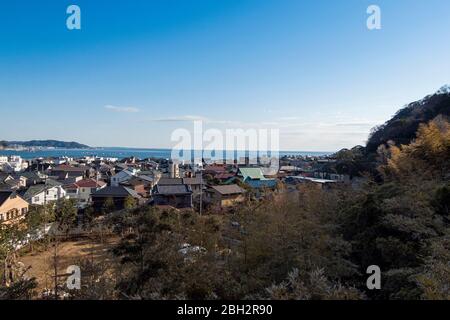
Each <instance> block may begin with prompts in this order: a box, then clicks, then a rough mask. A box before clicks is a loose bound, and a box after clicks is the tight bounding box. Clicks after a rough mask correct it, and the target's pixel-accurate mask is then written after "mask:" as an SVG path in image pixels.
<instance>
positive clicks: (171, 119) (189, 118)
mask: <svg viewBox="0 0 450 320" xmlns="http://www.w3.org/2000/svg"><path fill="white" fill-rule="evenodd" d="M151 121H155V122H186V121H204V122H208V121H209V119H207V118H205V117H201V116H191V115H185V116H177V117H166V118H157V119H151Z"/></svg>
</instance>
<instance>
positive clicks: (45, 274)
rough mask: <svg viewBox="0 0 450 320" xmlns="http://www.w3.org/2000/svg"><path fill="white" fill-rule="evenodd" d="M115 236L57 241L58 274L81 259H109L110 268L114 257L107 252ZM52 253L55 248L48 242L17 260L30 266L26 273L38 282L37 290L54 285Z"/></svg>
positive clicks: (115, 240) (116, 240)
mask: <svg viewBox="0 0 450 320" xmlns="http://www.w3.org/2000/svg"><path fill="white" fill-rule="evenodd" d="M117 242H118V239H117V238H107V239H103V241H100V239H90V238H83V239H80V240H73V241H66V242H59V243H58V244H57V246H56V252H57V266H58V268H57V269H58V274H65V273H66V269H67V267H69V266H70V265H76V264H77V263H78V262H79V261H80V260H81V259H92V260H93V261H109V262H111V268H113V265H114V258H113V256H112V254H111V253H110V252H109V249H111V248H112V247H113V246H114V245H115V244H117ZM54 253H55V248H54V246H53V244H50V245H49V246H48V248H47V249H46V248H45V247H44V246H41V247H40V248H36V249H35V250H34V252H28V253H24V254H23V255H22V256H21V257H20V258H19V261H20V262H22V263H23V264H24V265H25V267H31V268H30V269H29V270H28V271H27V273H26V275H27V276H28V277H34V278H36V280H37V282H38V288H37V290H38V292H42V291H43V290H44V289H46V288H52V287H53V285H54V282H53V279H54V278H53V277H54V261H55V259H54Z"/></svg>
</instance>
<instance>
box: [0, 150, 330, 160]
mask: <svg viewBox="0 0 450 320" xmlns="http://www.w3.org/2000/svg"><path fill="white" fill-rule="evenodd" d="M171 153H172V150H171V149H139V148H91V149H45V150H35V151H29V150H21V151H17V150H0V156H11V155H15V156H20V157H22V158H23V159H33V158H41V157H42V158H48V157H54V158H57V157H70V158H82V157H86V156H96V157H104V158H119V159H123V158H127V157H133V156H134V157H136V158H139V159H146V158H159V159H169V158H171ZM332 153H333V152H313V151H280V152H279V155H280V157H281V156H285V155H289V156H326V155H330V154H332ZM236 154H237V157H243V156H245V155H248V156H249V157H255V155H256V152H247V153H246V152H245V151H238V152H237V153H236ZM205 157H206V156H205Z"/></svg>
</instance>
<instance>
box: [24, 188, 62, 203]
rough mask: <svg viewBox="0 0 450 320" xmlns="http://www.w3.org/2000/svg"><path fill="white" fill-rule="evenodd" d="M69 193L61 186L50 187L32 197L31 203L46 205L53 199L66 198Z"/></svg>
mask: <svg viewBox="0 0 450 320" xmlns="http://www.w3.org/2000/svg"><path fill="white" fill-rule="evenodd" d="M66 197H67V193H66V191H65V190H64V189H63V188H62V187H61V186H56V187H52V188H49V189H47V190H45V191H43V192H41V193H39V194H36V195H34V196H33V197H32V198H31V199H30V203H31V204H37V205H44V204H47V203H49V202H52V201H58V200H60V199H63V198H66Z"/></svg>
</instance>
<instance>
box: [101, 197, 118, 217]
mask: <svg viewBox="0 0 450 320" xmlns="http://www.w3.org/2000/svg"><path fill="white" fill-rule="evenodd" d="M115 210H116V206H115V204H114V199H113V198H111V197H109V198H107V199H106V200H105V202H104V203H103V206H102V213H103V214H108V213H111V212H114V211H115Z"/></svg>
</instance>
